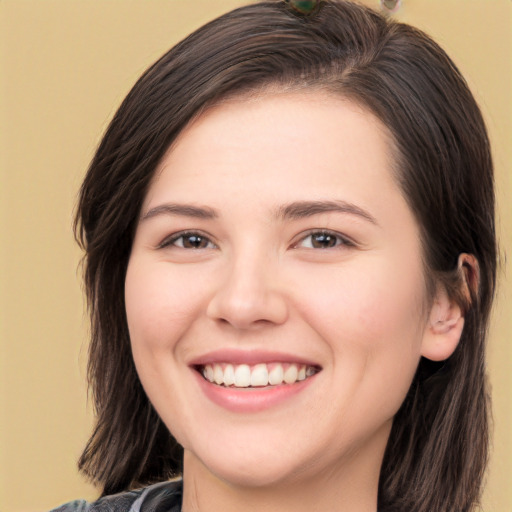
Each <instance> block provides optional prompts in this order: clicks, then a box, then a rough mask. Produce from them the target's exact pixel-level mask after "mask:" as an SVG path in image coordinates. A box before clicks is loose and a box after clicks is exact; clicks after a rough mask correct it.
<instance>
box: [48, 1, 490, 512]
mask: <svg viewBox="0 0 512 512" xmlns="http://www.w3.org/2000/svg"><path fill="white" fill-rule="evenodd" d="M77 233H78V237H79V239H80V241H81V243H82V244H83V247H84V249H85V251H86V257H85V262H86V271H85V281H86V286H87V292H88V299H89V307H90V312H91V318H92V341H91V348H90V362H89V378H90V382H91V385H92V389H93V392H94V400H95V405H96V411H97V424H96V428H95V430H94V432H93V435H92V437H91V439H90V441H89V443H88V445H87V447H86V449H85V451H84V453H83V455H82V457H81V460H80V467H81V469H82V470H83V471H84V472H85V473H86V474H87V475H88V476H90V477H91V478H92V479H94V480H95V481H96V482H97V483H99V484H100V485H101V486H102V488H103V497H102V498H101V499H100V500H99V501H97V502H95V503H92V504H87V503H85V502H81V501H78V502H73V503H70V504H67V505H65V506H63V507H61V508H60V509H58V510H61V511H72V510H87V511H90V512H92V511H94V510H116V511H122V510H123V511H124V510H126V511H128V510H131V511H134V512H138V511H141V512H144V511H149V510H151V511H157V510H158V511H164V510H165V511H178V510H183V511H185V512H191V511H216V510H222V511H231V510H241V509H243V510H246V511H251V510H254V511H262V510H267V511H272V510H279V511H291V510H293V511H295V512H297V511H301V510H309V511H310V510H318V511H338V512H340V511H350V512H375V511H376V510H378V511H379V512H384V511H386V512H389V511H408V512H409V511H415V512H420V511H421V512H427V511H429V512H432V511H436V512H441V511H450V512H462V511H471V510H474V507H475V506H476V505H477V503H478V499H479V495H480V487H481V481H482V475H483V471H484V468H485V464H486V458H487V444H488V426H487V413H488V395H487V390H486V384H485V374H484V367H485V364H484V348H485V337H486V328H487V323H488V318H489V311H490V307H491V302H492V297H493V292H494V286H495V272H496V240H495V230H494V193H493V176H492V162H491V157H490V151H489V144H488V139H487V135H486V130H485V127H484V124H483V121H482V117H481V114H480V111H479V109H478V107H477V105H476V103H475V101H474V99H473V97H472V95H471V93H470V92H469V90H468V88H467V86H466V84H465V82H464V80H463V78H462V77H461V76H460V74H459V72H458V71H457V69H456V67H455V66H454V64H453V63H452V62H451V60H450V59H449V58H448V57H447V56H446V54H445V53H444V52H443V51H442V50H441V49H440V48H439V47H438V46H437V45H436V44H435V43H434V42H433V41H432V40H431V39H429V38H428V37H427V36H426V35H425V34H423V33H422V32H420V31H418V30H416V29H414V28H412V27H410V26H407V25H403V24H400V23H396V22H394V21H392V20H389V19H385V18H383V17H381V16H380V15H379V14H377V13H375V12H373V11H371V10H369V9H367V8H364V7H361V6H359V5H357V4H354V3H351V2H346V1H342V0H326V1H319V2H315V1H290V2H285V1H267V2H260V3H256V4H253V5H250V6H247V7H244V8H241V9H237V10H235V11H232V12H230V13H228V14H226V15H224V16H222V17H220V18H218V19H216V20H214V21H212V22H211V23H209V24H207V25H205V26H204V27H202V28H200V29H199V30H197V31H196V32H195V33H193V34H192V35H190V36H189V37H188V38H187V39H185V40H184V41H183V42H181V43H180V44H178V45H177V46H176V47H175V48H173V49H171V50H170V51H169V52H168V53H167V54H166V55H164V56H163V57H162V58H161V59H160V60H159V61H158V62H156V63H155V64H154V65H153V66H152V67H151V68H150V69H149V70H148V71H147V72H146V73H145V74H144V75H143V76H142V77H141V78H140V80H139V81H138V82H137V84H136V85H135V86H134V88H133V89H132V91H131V92H130V93H129V95H128V96H127V98H126V99H125V101H124V102H123V104H122V105H121V107H120V109H119V110H118V112H117V114H116V115H115V117H114V119H113V121H112V123H111V125H110V127H109V128H108V130H107V132H106V134H105V136H104V138H103V140H102V142H101V144H100V147H99V148H98V151H97V153H96V156H95V157H94V159H93V162H92V164H91V166H90V169H89V171H88V174H87V176H86V178H85V181H84V184H83V187H82V191H81V196H80V202H79V207H78V215H77ZM173 477H175V478H174V480H171V478H173Z"/></svg>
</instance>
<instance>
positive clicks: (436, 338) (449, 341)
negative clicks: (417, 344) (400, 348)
mask: <svg viewBox="0 0 512 512" xmlns="http://www.w3.org/2000/svg"><path fill="white" fill-rule="evenodd" d="M457 274H458V283H457V287H456V288H457V290H456V291H455V290H454V293H453V296H452V297H450V296H449V295H448V292H447V290H446V288H445V287H444V286H441V285H438V289H437V292H436V297H435V299H434V303H433V306H432V309H431V311H430V317H429V321H428V325H427V328H426V330H425V334H424V338H423V343H422V350H421V355H422V356H423V357H426V358H427V359H430V360H432V361H444V360H445V359H448V358H449V357H450V356H451V355H452V354H453V352H454V351H455V349H456V348H457V345H458V344H459V341H460V337H461V336H462V330H463V328H464V314H465V311H466V310H467V308H468V307H470V305H471V300H472V297H477V296H478V287H479V277H480V276H479V267H478V261H477V259H476V258H475V257H474V256H473V255H472V254H465V253H463V254H460V255H459V261H458V265H457ZM455 297H458V300H456V299H455Z"/></svg>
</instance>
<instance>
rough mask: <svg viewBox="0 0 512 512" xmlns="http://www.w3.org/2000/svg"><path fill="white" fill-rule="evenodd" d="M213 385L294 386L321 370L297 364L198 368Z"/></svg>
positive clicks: (248, 386)
mask: <svg viewBox="0 0 512 512" xmlns="http://www.w3.org/2000/svg"><path fill="white" fill-rule="evenodd" d="M198 370H199V372H200V373H201V374H202V375H203V377H204V378H205V379H206V380H207V381H208V382H211V383H212V384H217V385H218V386H223V387H231V388H250V387H253V388H255V387H258V388H261V387H267V386H279V385H281V384H294V383H296V382H300V381H303V380H306V379H307V378H308V377H311V376H313V375H315V374H316V373H317V372H318V371H319V369H318V368H316V367H314V366H309V365H305V364H296V363H259V364H255V365H248V364H231V363H215V364H205V365H201V366H200V367H199V368H198Z"/></svg>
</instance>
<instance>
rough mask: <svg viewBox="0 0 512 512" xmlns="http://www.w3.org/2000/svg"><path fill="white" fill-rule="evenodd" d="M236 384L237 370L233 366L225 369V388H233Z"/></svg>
mask: <svg viewBox="0 0 512 512" xmlns="http://www.w3.org/2000/svg"><path fill="white" fill-rule="evenodd" d="M234 383H235V369H234V368H233V365H232V364H228V365H227V366H226V368H224V386H232V385H233V384H234Z"/></svg>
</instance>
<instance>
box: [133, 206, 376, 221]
mask: <svg viewBox="0 0 512 512" xmlns="http://www.w3.org/2000/svg"><path fill="white" fill-rule="evenodd" d="M331 212H338V213H348V214H350V215H356V216H358V217H361V218H363V219H365V220H367V221H369V222H371V223H372V224H375V225H377V226H378V222H377V220H376V219H375V217H374V216H373V215H371V214H370V213H369V212H368V211H366V210H364V209H363V208H360V207H359V206H356V205H355V204H352V203H348V202H346V201H342V200H335V201H294V202H293V203H290V204H287V205H284V206H281V207H279V208H277V210H276V211H275V217H276V218H278V219H282V220H297V219H303V218H306V217H312V216H314V215H319V214H321V213H331ZM157 215H177V216H180V217H192V218H195V219H216V218H218V217H219V213H218V212H217V210H215V209H213V208H210V207H208V206H195V205H190V204H179V203H165V204H161V205H158V206H155V207H154V208H151V209H150V210H148V211H147V212H146V213H145V214H144V215H142V217H141V219H140V220H141V222H142V221H144V220H147V219H151V218H152V217H156V216H157Z"/></svg>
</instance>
